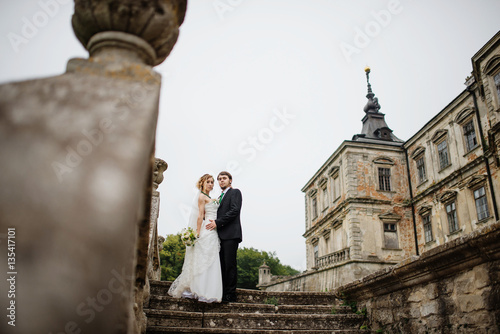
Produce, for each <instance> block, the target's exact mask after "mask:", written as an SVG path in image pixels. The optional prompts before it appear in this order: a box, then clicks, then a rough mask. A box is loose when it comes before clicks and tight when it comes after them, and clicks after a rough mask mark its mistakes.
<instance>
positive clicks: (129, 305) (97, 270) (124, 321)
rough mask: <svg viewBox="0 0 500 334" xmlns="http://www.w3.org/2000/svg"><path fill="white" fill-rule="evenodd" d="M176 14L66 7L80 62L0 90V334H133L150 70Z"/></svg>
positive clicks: (124, 7)
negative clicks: (10, 314)
mask: <svg viewBox="0 0 500 334" xmlns="http://www.w3.org/2000/svg"><path fill="white" fill-rule="evenodd" d="M185 9H186V1H185V0H156V1H140V2H139V1H132V0H93V1H84V0H76V1H75V13H74V15H73V19H72V23H73V27H74V30H75V34H76V36H77V37H78V39H79V40H80V41H81V42H82V43H83V45H84V46H85V47H86V48H87V50H88V51H89V55H90V57H89V58H88V59H72V60H70V61H69V62H68V66H67V72H66V73H64V74H62V75H59V76H56V77H51V78H44V79H35V80H29V81H24V82H17V83H10V84H5V85H0V110H1V112H0V143H1V144H0V156H1V157H2V158H1V159H0V170H1V171H2V172H1V173H0V184H1V185H2V187H1V189H0V237H1V236H2V235H3V234H4V233H7V228H9V227H10V228H13V229H15V231H16V266H15V270H16V272H17V275H16V285H15V286H16V289H17V290H16V297H15V303H16V312H15V313H16V327H15V328H14V327H11V326H9V325H8V324H7V322H6V321H2V322H0V332H1V333H10V332H18V333H127V334H129V333H139V332H140V331H143V330H144V328H143V327H141V326H142V325H141V324H139V323H138V322H137V320H136V315H135V311H137V305H135V306H136V309H135V310H134V301H135V297H136V295H135V292H134V291H136V290H135V289H137V288H138V287H139V288H140V287H142V286H143V285H144V281H143V280H142V279H141V277H143V276H141V275H142V274H141V273H142V272H147V254H148V251H146V252H145V254H146V256H145V255H144V249H146V250H147V249H148V245H149V233H150V228H151V227H150V211H151V201H152V200H151V198H152V193H153V189H152V188H153V185H152V171H153V165H154V147H155V142H154V141H155V132H156V122H157V117H158V101H159V93H160V80H161V78H160V75H159V74H158V73H156V72H155V71H154V70H153V66H155V65H158V64H160V63H161V62H162V61H163V60H164V59H165V58H166V57H167V55H168V54H169V52H170V50H171V49H172V47H173V46H174V44H175V41H176V39H177V36H178V28H179V25H180V24H181V23H182V21H183V18H184V13H185ZM144 235H146V236H147V237H146V240H147V242H146V244H145V245H144V244H143V243H142V241H143V240H144V238H143V236H144ZM3 241H4V239H1V238H0V249H1V252H2V254H6V253H7V249H6V247H5V245H6V243H5V242H3ZM145 265H146V267H145V268H146V270H144V269H143V268H144V266H145ZM0 267H2V268H7V257H6V256H3V257H0ZM6 284H7V281H6V280H5V279H4V280H2V281H0V291H7V285H6ZM7 303H9V300H8V299H7V298H5V296H4V297H3V298H0V308H2V309H3V310H6V308H7V307H8V305H7ZM4 317H5V315H4ZM4 320H5V319H4Z"/></svg>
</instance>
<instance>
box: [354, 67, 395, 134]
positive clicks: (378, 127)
mask: <svg viewBox="0 0 500 334" xmlns="http://www.w3.org/2000/svg"><path fill="white" fill-rule="evenodd" d="M370 72H371V70H370V68H369V67H368V66H367V67H365V73H366V84H367V87H368V93H367V94H366V98H367V99H368V101H367V102H366V105H365V107H364V108H363V110H364V111H365V113H366V115H365V117H363V119H362V120H361V121H362V122H363V129H362V130H361V133H360V134H357V135H354V136H353V137H352V140H356V141H373V140H383V141H386V142H387V141H391V142H396V143H403V141H402V140H401V139H399V138H397V137H396V136H395V135H394V134H392V130H391V129H390V128H389V127H388V126H387V123H386V122H385V115H384V114H382V113H381V112H379V110H380V104H379V103H378V98H376V97H375V94H374V93H373V91H372V85H371V84H370Z"/></svg>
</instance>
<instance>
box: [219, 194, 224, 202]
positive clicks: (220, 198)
mask: <svg viewBox="0 0 500 334" xmlns="http://www.w3.org/2000/svg"><path fill="white" fill-rule="evenodd" d="M223 196H224V193H222V194H220V196H219V203H220V201H222V197H223Z"/></svg>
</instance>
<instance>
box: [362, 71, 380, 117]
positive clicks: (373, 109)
mask: <svg viewBox="0 0 500 334" xmlns="http://www.w3.org/2000/svg"><path fill="white" fill-rule="evenodd" d="M370 72H371V70H370V68H369V67H368V66H367V67H365V73H366V84H367V85H368V94H366V98H367V99H368V102H366V105H365V107H364V108H363V110H364V111H365V113H378V111H379V110H380V104H379V103H378V98H376V97H375V94H374V93H373V91H372V85H371V84H370Z"/></svg>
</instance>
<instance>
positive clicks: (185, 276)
mask: <svg viewBox="0 0 500 334" xmlns="http://www.w3.org/2000/svg"><path fill="white" fill-rule="evenodd" d="M218 208H219V205H218V204H217V203H215V202H213V201H211V202H209V203H207V204H205V220H203V223H202V225H201V229H200V236H199V238H198V240H197V241H196V243H195V244H194V246H189V247H186V255H185V257H184V264H183V266H182V272H181V274H180V275H179V276H178V277H177V278H176V280H175V281H174V282H173V283H172V285H171V286H170V289H169V290H168V294H169V295H170V296H172V297H175V298H180V297H184V298H192V299H198V300H199V301H201V302H205V303H213V302H220V301H221V299H222V274H221V269H220V260H219V250H220V240H219V236H218V235H217V231H216V230H215V229H214V230H211V231H209V230H207V229H206V227H205V225H206V224H207V223H208V222H209V219H212V220H215V219H216V218H217V209H218Z"/></svg>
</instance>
